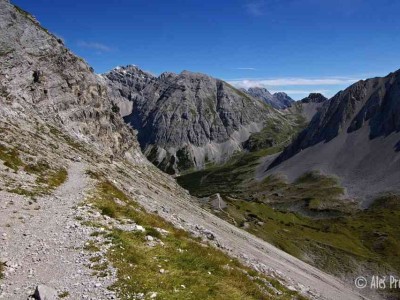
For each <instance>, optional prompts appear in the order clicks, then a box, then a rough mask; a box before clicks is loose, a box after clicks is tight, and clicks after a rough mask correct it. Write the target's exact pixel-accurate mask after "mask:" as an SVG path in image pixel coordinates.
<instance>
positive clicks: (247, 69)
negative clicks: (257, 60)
mask: <svg viewBox="0 0 400 300" xmlns="http://www.w3.org/2000/svg"><path fill="white" fill-rule="evenodd" d="M235 70H243V71H255V70H257V69H256V68H249V67H245V68H235Z"/></svg>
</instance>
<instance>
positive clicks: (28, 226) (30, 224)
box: [0, 163, 115, 300]
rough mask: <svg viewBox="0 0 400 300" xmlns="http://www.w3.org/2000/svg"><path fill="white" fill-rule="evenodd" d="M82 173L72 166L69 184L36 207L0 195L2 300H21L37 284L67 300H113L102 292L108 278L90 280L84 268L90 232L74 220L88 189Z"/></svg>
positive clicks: (18, 198)
mask: <svg viewBox="0 0 400 300" xmlns="http://www.w3.org/2000/svg"><path fill="white" fill-rule="evenodd" d="M84 171H85V168H84V165H83V164H79V163H74V164H72V165H71V166H70V168H69V170H68V180H67V181H66V182H65V183H64V184H63V185H62V186H60V187H59V188H58V189H57V190H56V191H55V193H54V194H53V195H51V196H46V197H42V198H39V199H37V202H36V203H35V202H32V201H31V200H30V199H29V198H25V197H23V196H19V195H15V194H9V193H6V192H0V239H1V241H0V260H1V261H3V262H6V264H7V268H6V276H5V279H4V280H2V281H1V286H0V298H1V299H12V300H19V299H21V300H26V299H27V298H28V296H29V295H31V294H32V293H33V292H34V289H35V287H36V286H37V285H38V284H45V285H47V286H50V287H52V288H54V289H56V290H57V292H58V293H61V292H68V293H69V295H70V298H69V299H96V300H97V299H114V297H115V296H114V295H113V294H112V293H111V292H110V291H108V290H106V288H105V287H106V286H107V285H109V284H110V283H111V282H112V281H113V278H111V277H106V278H96V277H93V276H91V275H90V274H91V273H92V272H93V271H92V270H90V269H89V268H87V267H86V266H87V265H89V264H90V261H89V258H90V257H89V256H88V253H87V252H86V251H83V247H84V245H85V243H86V242H87V241H88V240H89V238H90V233H91V229H90V228H87V227H83V226H81V225H80V223H79V222H78V221H77V220H76V216H77V214H78V212H79V210H78V209H77V208H76V205H78V204H79V203H80V202H82V201H83V199H84V197H85V191H87V189H88V185H89V181H88V179H87V178H86V176H85V174H84ZM30 201H31V204H29V202H30Z"/></svg>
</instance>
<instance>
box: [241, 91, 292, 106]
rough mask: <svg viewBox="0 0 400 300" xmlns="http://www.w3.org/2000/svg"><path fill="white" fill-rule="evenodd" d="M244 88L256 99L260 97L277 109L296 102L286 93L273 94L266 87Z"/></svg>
mask: <svg viewBox="0 0 400 300" xmlns="http://www.w3.org/2000/svg"><path fill="white" fill-rule="evenodd" d="M242 90H243V92H245V93H247V94H249V95H250V96H252V97H254V98H256V99H260V100H262V101H264V102H265V103H267V104H269V105H271V106H272V107H273V108H276V109H285V108H288V107H291V106H292V105H293V103H294V102H295V101H294V100H293V99H292V98H290V97H289V96H288V95H287V94H286V93H283V92H278V93H275V94H271V93H270V92H269V91H268V90H267V89H266V88H260V87H252V88H249V89H247V90H246V89H242Z"/></svg>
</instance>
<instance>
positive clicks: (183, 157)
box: [176, 149, 194, 170]
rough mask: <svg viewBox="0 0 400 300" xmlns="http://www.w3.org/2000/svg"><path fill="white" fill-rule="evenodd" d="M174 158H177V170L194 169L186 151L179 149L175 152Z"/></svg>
mask: <svg viewBox="0 0 400 300" xmlns="http://www.w3.org/2000/svg"><path fill="white" fill-rule="evenodd" d="M176 157H177V158H178V162H177V165H178V169H179V170H187V169H190V168H193V167H194V165H193V162H192V160H191V159H190V156H189V153H188V150H187V149H179V150H178V151H177V152H176Z"/></svg>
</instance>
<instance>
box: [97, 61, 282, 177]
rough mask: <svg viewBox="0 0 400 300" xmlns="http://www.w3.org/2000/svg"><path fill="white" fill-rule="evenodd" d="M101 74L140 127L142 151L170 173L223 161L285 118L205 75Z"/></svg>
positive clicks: (124, 70) (134, 70)
mask: <svg viewBox="0 0 400 300" xmlns="http://www.w3.org/2000/svg"><path fill="white" fill-rule="evenodd" d="M102 78H104V79H105V80H106V82H107V84H108V86H109V87H110V94H111V95H112V99H113V101H114V103H116V105H118V106H119V108H120V112H121V114H122V115H123V116H124V120H125V121H126V122H127V123H128V124H130V125H131V126H132V127H133V128H135V129H136V130H137V131H138V140H139V143H140V145H141V147H142V150H143V152H144V153H145V154H146V156H147V157H148V158H149V160H150V161H152V162H153V163H154V164H155V165H156V166H158V167H159V168H160V169H162V170H164V171H166V172H168V173H170V174H174V173H176V172H179V171H182V170H187V169H191V168H194V169H199V168H203V167H204V166H205V164H207V163H223V162H225V161H226V160H227V159H229V157H231V156H232V155H233V154H234V153H235V152H238V151H242V150H243V146H242V143H244V142H245V141H247V140H248V139H249V137H250V135H251V134H252V133H256V132H259V131H261V130H262V129H263V128H264V126H265V125H264V124H265V122H266V121H267V120H277V121H281V120H283V119H284V116H283V114H282V113H281V112H278V111H277V110H275V109H273V108H272V107H270V106H269V105H267V104H265V103H264V102H263V101H259V100H258V99H256V98H253V97H252V96H251V95H249V94H247V93H245V92H243V91H240V90H238V89H236V88H234V87H233V86H231V85H229V84H228V83H226V82H224V81H222V80H219V79H215V78H212V77H210V76H208V75H205V74H200V73H193V72H189V71H183V72H182V73H180V74H174V73H163V74H161V75H160V76H158V77H156V76H154V75H151V74H149V73H147V72H143V71H142V70H140V69H139V68H138V67H136V66H126V67H118V68H115V69H114V70H112V71H111V72H109V73H106V74H103V75H102ZM277 97H278V96H277Z"/></svg>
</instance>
